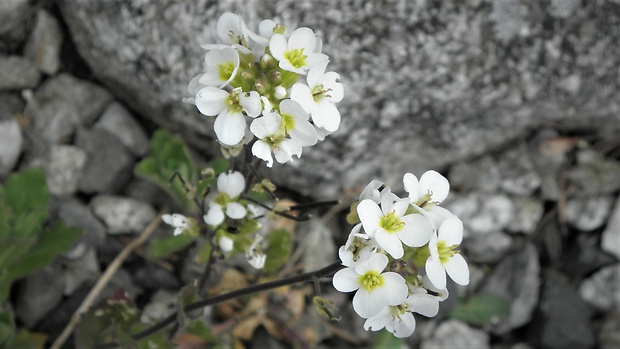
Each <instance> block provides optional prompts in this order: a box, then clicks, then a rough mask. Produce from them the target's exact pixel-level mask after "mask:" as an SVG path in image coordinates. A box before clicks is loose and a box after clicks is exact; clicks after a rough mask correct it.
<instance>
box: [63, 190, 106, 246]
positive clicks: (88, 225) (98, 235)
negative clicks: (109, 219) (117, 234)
mask: <svg viewBox="0 0 620 349" xmlns="http://www.w3.org/2000/svg"><path fill="white" fill-rule="evenodd" d="M58 216H59V217H60V219H62V220H63V221H64V222H65V223H66V224H67V225H69V226H73V227H79V228H82V229H84V235H82V236H81V237H80V239H79V241H81V242H85V243H86V244H87V245H88V246H95V247H96V246H100V245H102V244H103V243H104V239H105V237H106V235H105V233H106V227H105V226H104V225H103V223H101V221H99V219H97V217H95V215H93V213H92V211H91V210H90V208H88V206H86V205H84V204H83V203H82V202H81V201H79V200H77V199H75V198H73V197H69V198H64V199H62V200H60V201H59V203H58Z"/></svg>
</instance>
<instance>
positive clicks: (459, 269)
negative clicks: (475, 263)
mask: <svg viewBox="0 0 620 349" xmlns="http://www.w3.org/2000/svg"><path fill="white" fill-rule="evenodd" d="M443 267H444V268H446V272H447V273H448V275H450V279H452V280H454V282H456V283H457V284H459V285H468V284H469V268H468V267H467V262H466V261H465V259H464V258H463V256H461V254H460V253H457V254H455V255H454V256H452V258H450V259H449V260H448V261H447V262H445V263H444V264H443ZM431 281H432V280H431ZM439 288H441V287H439Z"/></svg>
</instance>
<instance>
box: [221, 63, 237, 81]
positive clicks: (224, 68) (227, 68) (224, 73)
mask: <svg viewBox="0 0 620 349" xmlns="http://www.w3.org/2000/svg"><path fill="white" fill-rule="evenodd" d="M234 70H235V64H234V63H233V62H228V63H223V64H218V65H217V73H218V75H219V76H220V80H223V81H226V80H228V79H229V78H230V76H231V75H232V73H233V71H234Z"/></svg>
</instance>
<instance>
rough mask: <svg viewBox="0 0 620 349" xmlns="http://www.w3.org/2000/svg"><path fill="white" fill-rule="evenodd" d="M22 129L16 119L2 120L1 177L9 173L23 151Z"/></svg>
mask: <svg viewBox="0 0 620 349" xmlns="http://www.w3.org/2000/svg"><path fill="white" fill-rule="evenodd" d="M22 146H23V137H22V130H21V128H20V127H19V124H18V123H17V121H16V120H14V119H13V120H0V177H3V176H5V175H7V174H8V173H9V172H11V170H12V169H13V167H15V164H16V163H17V160H18V159H19V155H20V154H21V152H22Z"/></svg>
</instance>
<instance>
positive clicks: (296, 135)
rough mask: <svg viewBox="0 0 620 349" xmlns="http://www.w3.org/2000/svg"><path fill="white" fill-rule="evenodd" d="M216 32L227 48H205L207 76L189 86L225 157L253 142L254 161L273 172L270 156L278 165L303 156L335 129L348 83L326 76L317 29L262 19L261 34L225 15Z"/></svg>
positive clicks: (330, 74)
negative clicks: (305, 149)
mask: <svg viewBox="0 0 620 349" xmlns="http://www.w3.org/2000/svg"><path fill="white" fill-rule="evenodd" d="M216 29H217V34H218V36H219V38H220V39H221V41H222V43H219V44H207V45H203V46H202V47H203V48H205V49H207V50H208V52H207V53H206V54H205V63H206V72H204V73H201V74H199V75H198V76H196V77H195V78H194V79H192V81H191V82H190V83H189V91H190V93H191V95H192V97H190V98H187V99H186V101H188V102H190V103H194V104H195V105H196V107H197V108H198V110H199V111H200V112H201V113H202V114H204V115H207V116H214V117H215V122H214V126H213V127H214V130H215V134H216V135H217V139H218V141H219V142H220V143H221V144H222V145H223V148H224V149H226V148H229V149H228V150H225V153H227V154H234V151H231V150H230V148H232V149H239V148H240V147H242V146H243V145H245V144H249V143H252V142H254V143H253V145H252V153H253V154H254V156H256V157H258V158H260V159H262V160H264V161H266V162H267V166H268V167H271V166H272V165H273V156H275V159H276V161H278V162H279V163H285V162H288V161H291V160H293V155H295V156H296V157H298V158H299V157H300V156H301V153H302V149H303V147H307V146H312V145H314V144H316V143H317V142H318V141H322V140H323V139H324V138H325V136H327V135H329V134H331V133H332V132H334V131H336V130H337V129H338V127H339V125H340V113H339V112H338V109H337V108H336V106H335V104H336V103H338V102H339V101H340V100H342V98H343V93H344V92H343V86H342V84H341V83H340V81H339V79H340V77H339V75H338V74H337V73H335V72H333V71H326V70H327V64H328V62H329V57H328V56H327V55H326V54H324V53H322V52H321V48H322V43H321V40H320V39H319V38H318V37H317V36H316V35H315V33H314V31H312V29H310V28H306V27H301V28H297V29H295V30H289V29H288V28H285V27H284V26H283V25H281V24H278V23H276V22H274V21H273V20H264V21H262V22H261V23H260V24H259V27H258V33H256V32H253V31H250V30H249V29H248V28H247V26H246V24H245V23H244V21H243V19H242V18H241V17H240V16H239V15H236V14H233V13H224V14H223V15H222V16H221V17H220V18H219V20H218V22H217V28H216ZM248 121H249V122H250V126H249V129H248V127H247V125H248ZM248 131H249V132H248ZM272 153H273V156H272Z"/></svg>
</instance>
